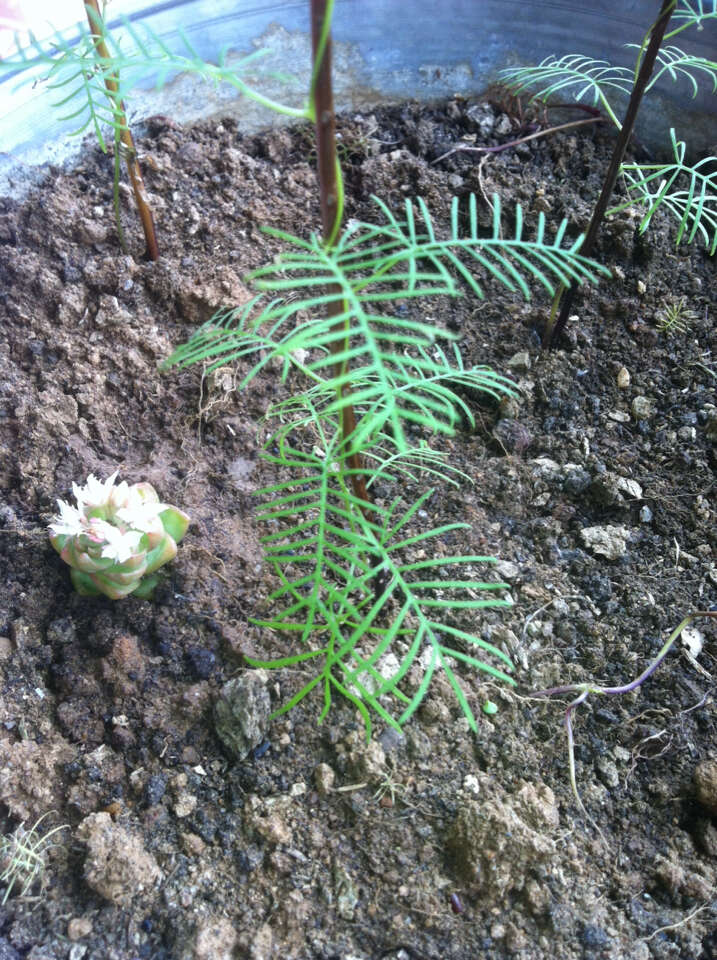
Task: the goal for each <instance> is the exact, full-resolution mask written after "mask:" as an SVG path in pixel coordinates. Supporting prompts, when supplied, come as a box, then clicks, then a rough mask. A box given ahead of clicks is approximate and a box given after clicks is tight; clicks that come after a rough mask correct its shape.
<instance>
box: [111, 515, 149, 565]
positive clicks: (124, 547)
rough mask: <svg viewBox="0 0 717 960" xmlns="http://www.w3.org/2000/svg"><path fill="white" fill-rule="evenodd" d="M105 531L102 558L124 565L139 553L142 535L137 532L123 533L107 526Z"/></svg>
mask: <svg viewBox="0 0 717 960" xmlns="http://www.w3.org/2000/svg"><path fill="white" fill-rule="evenodd" d="M105 527H106V528H105V529H104V531H103V532H104V534H105V541H106V542H105V546H104V547H103V548H102V556H103V557H105V558H106V559H110V560H116V561H117V562H118V563H124V562H125V560H129V558H130V557H131V556H133V555H134V554H135V553H136V552H137V547H138V546H139V541H140V540H141V539H142V534H141V533H140V532H139V531H137V530H128V531H127V532H126V533H122V531H121V530H118V529H117V527H113V526H111V525H110V524H106V525H105Z"/></svg>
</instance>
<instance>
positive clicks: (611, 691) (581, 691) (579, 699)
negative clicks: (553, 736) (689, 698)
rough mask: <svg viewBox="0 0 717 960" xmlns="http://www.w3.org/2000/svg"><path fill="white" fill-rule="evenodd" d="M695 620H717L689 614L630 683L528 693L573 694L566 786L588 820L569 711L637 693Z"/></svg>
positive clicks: (578, 685)
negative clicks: (596, 699) (599, 698)
mask: <svg viewBox="0 0 717 960" xmlns="http://www.w3.org/2000/svg"><path fill="white" fill-rule="evenodd" d="M698 617H714V618H717V611H715V610H698V611H695V612H694V613H689V614H688V615H687V616H686V617H685V618H684V620H682V622H681V623H680V624H679V625H678V626H677V627H675V629H674V630H673V631H672V633H671V634H670V635H669V637H668V638H667V640H666V641H665V643H664V644H663V646H662V649H661V650H660V652H659V653H658V654H657V656H656V657H655V659H654V660H653V661H652V662H651V663H649V664H648V666H647V667H646V668H645V669H644V670H643V671H642V673H641V674H640V676H639V677H637V679H635V680H632V681H631V682H630V683H626V684H623V685H621V686H619V687H606V686H602V685H601V684H597V683H594V682H593V681H591V680H588V681H587V682H586V683H572V684H569V685H568V686H565V687H551V688H550V689H548V690H536V691H535V692H534V693H532V694H531V696H533V697H557V696H563V695H565V694H568V695H569V696H573V695H574V694H577V696H576V697H575V699H574V700H572V701H571V702H570V704H569V705H568V708H567V710H566V711H565V732H566V735H567V741H568V769H569V771H570V785H571V787H572V790H573V796H574V797H575V800H576V802H577V804H578V806H579V807H580V809H581V810H582V811H583V813H584V814H585V815H586V816H587V817H588V818H589V819H591V818H590V815H589V814H588V812H587V810H586V809H585V807H584V805H583V802H582V800H581V798H580V793H579V791H578V784H577V778H576V775H575V740H574V738H573V721H572V717H573V711H574V710H575V709H576V708H577V707H579V706H580V704H581V703H585V701H586V700H587V699H588V697H589V696H590V694H591V693H595V694H600V695H606V696H612V695H615V694H620V693H631V692H632V691H633V690H637V689H638V687H641V686H642V684H643V683H644V682H645V680H647V679H648V678H649V677H651V676H652V674H653V673H654V672H655V670H657V668H658V667H659V666H660V664H661V663H662V661H663V660H664V659H665V657H666V656H667V655H668V653H669V652H670V650H671V649H672V648H673V647H674V645H675V643H676V642H677V640H678V639H679V637H680V636H681V634H682V632H683V631H684V630H685V629H686V628H687V627H688V626H689V625H690V624H691V623H692V621H693V620H696V619H698Z"/></svg>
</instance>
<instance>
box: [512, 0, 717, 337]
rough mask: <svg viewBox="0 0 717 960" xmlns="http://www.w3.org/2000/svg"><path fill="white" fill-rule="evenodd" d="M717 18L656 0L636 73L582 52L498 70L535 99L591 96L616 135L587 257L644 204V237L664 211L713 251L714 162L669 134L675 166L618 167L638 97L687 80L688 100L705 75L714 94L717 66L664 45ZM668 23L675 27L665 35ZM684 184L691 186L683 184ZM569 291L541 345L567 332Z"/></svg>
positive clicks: (683, 2)
mask: <svg viewBox="0 0 717 960" xmlns="http://www.w3.org/2000/svg"><path fill="white" fill-rule="evenodd" d="M714 21H717V5H715V4H714V2H713V4H712V9H711V10H710V11H708V10H706V9H705V6H704V3H703V0H695V2H690V0H661V3H660V9H659V14H658V17H657V20H656V21H655V23H654V24H653V25H652V26H651V27H650V29H649V30H648V31H647V34H646V35H645V38H644V39H643V41H642V43H641V44H634V43H633V44H628V45H627V46H628V47H633V48H634V49H637V51H638V55H637V60H636V63H635V68H634V71H630V70H628V69H627V68H625V67H614V66H612V65H611V64H609V63H607V62H606V61H604V60H591V59H590V58H589V57H584V56H582V55H579V54H570V55H568V56H564V57H560V58H558V57H547V58H546V59H545V60H543V61H542V63H540V64H538V66H535V67H515V68H510V69H508V70H504V71H502V76H503V78H504V80H505V81H506V82H507V84H508V86H509V87H510V88H511V89H512V90H513V91H514V92H515V93H521V92H524V91H526V90H530V91H532V97H531V99H532V100H547V99H548V98H549V97H551V96H552V95H553V94H555V93H558V92H561V93H562V92H564V91H565V90H567V89H571V90H573V91H574V93H575V97H576V100H577V101H578V102H580V101H584V100H588V99H589V100H592V104H593V106H598V105H599V106H600V107H601V108H602V109H603V110H604V111H605V113H606V114H607V116H608V117H609V118H610V120H611V121H612V122H613V124H614V125H615V127H616V128H617V130H618V139H617V142H616V144H615V149H614V151H613V156H612V159H611V162H610V165H609V167H608V170H607V172H606V174H605V178H604V182H603V187H602V190H601V192H600V195H599V197H598V199H597V201H596V204H595V208H594V210H593V214H592V217H591V219H590V223H589V225H588V228H587V231H586V237H585V243H584V245H583V253H585V254H586V255H590V253H591V252H592V249H593V246H594V244H595V241H596V239H597V235H598V232H599V230H600V226H601V224H602V221H603V219H604V217H605V216H606V215H608V214H611V213H616V212H618V211H619V210H623V209H625V208H626V207H628V206H632V205H638V206H642V207H643V208H644V210H645V214H644V216H643V219H642V222H641V223H640V231H641V232H644V231H645V230H646V229H647V228H648V226H649V224H650V221H651V220H652V217H653V215H654V214H655V212H656V210H658V209H659V208H660V207H664V208H665V209H667V210H668V211H669V212H670V213H671V214H672V215H673V216H674V217H676V219H677V220H678V221H679V227H678V232H677V243H678V244H679V243H680V242H681V241H682V240H683V239H687V240H688V242H690V243H691V242H692V241H693V240H694V239H695V237H696V236H697V235H698V234H699V235H701V237H702V239H703V240H704V242H705V245H706V246H707V247H708V248H709V251H710V254H714V253H715V251H716V250H717V157H707V158H704V159H702V160H700V161H699V162H698V163H696V164H694V166H688V165H686V164H685V163H684V157H685V150H686V147H685V144H684V143H682V142H678V141H677V139H676V137H675V132H674V130H672V131H670V138H671V141H672V149H673V153H674V158H675V161H674V163H667V164H638V163H631V164H625V163H623V160H624V156H625V150H626V148H627V145H628V142H629V140H630V137H631V136H632V132H633V129H634V126H635V121H636V119H637V115H638V112H639V109H640V105H641V103H642V98H643V96H644V95H645V94H647V93H649V91H650V90H651V89H652V88H653V87H654V86H655V84H656V83H657V82H658V81H659V80H660V78H661V77H663V76H669V77H670V78H671V79H672V80H678V79H680V78H686V79H687V81H688V82H689V84H690V87H691V89H692V94H693V96H694V95H695V94H696V93H697V91H698V89H699V83H700V81H701V80H704V79H705V78H706V79H707V80H708V81H710V82H711V84H712V90H713V91H717V62H715V61H712V60H707V59H705V58H704V57H695V56H692V55H690V54H687V53H685V52H684V51H682V50H681V49H680V48H679V47H676V46H674V45H673V44H669V43H668V42H667V41H669V40H671V39H672V38H673V37H675V36H677V35H678V34H680V33H682V32H683V31H684V30H686V29H688V28H690V27H693V28H696V29H698V30H702V29H703V25H704V24H705V23H708V22H713V23H714ZM671 23H672V25H673V29H671V30H669V31H668V27H669V26H670V24H671ZM536 88H537V89H536ZM614 91H618V92H620V93H623V94H629V95H630V101H629V104H628V107H627V112H626V114H625V119H624V120H623V122H622V123H620V121H619V120H618V117H617V111H616V109H615V108H614V107H613V105H612V103H611V98H612V95H613V92H614ZM620 175H622V176H623V177H624V178H625V184H626V189H627V193H628V200H627V201H625V202H624V203H621V204H618V205H617V206H615V207H613V208H612V209H608V207H609V203H610V198H611V196H612V193H613V190H614V188H615V184H616V182H617V179H618V177H619V176H620ZM685 179H687V180H688V181H689V182H688V183H687V185H686V186H682V185H681V184H682V183H684V181H685ZM574 293H575V288H574V286H570V287H568V286H566V285H563V286H561V287H560V289H559V290H558V292H557V293H556V295H555V297H554V299H553V305H552V309H551V313H550V318H549V320H548V323H547V325H546V329H545V335H544V337H543V346H544V347H548V346H550V345H551V344H552V343H554V342H555V341H556V340H557V338H558V337H559V336H560V334H561V332H562V330H563V329H564V327H565V324H566V322H567V319H568V316H569V314H570V309H571V306H572V301H573V297H574ZM558 311H559V312H558Z"/></svg>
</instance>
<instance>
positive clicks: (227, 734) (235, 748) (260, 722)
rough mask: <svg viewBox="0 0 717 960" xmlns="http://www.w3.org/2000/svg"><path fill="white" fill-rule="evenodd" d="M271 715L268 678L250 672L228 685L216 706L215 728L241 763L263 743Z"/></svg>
mask: <svg viewBox="0 0 717 960" xmlns="http://www.w3.org/2000/svg"><path fill="white" fill-rule="evenodd" d="M270 713H271V700H270V698H269V691H268V690H267V689H266V675H265V674H264V673H263V672H262V671H260V670H250V671H247V672H246V673H244V674H242V675H241V676H239V677H235V678H234V679H233V680H230V681H229V682H228V683H225V684H224V686H223V687H222V689H221V691H220V692H219V698H218V699H217V702H216V703H215V704H214V728H215V730H216V733H217V736H218V737H219V739H220V740H221V741H222V743H223V744H224V746H225V747H226V748H227V749H228V750H230V751H231V752H232V753H233V754H234V755H235V756H236V758H237V759H238V760H243V759H244V758H245V757H246V756H248V754H249V752H250V751H251V750H253V749H254V747H258V746H259V744H260V743H261V742H262V741H263V740H264V738H265V733H266V729H267V727H268V723H269V714H270Z"/></svg>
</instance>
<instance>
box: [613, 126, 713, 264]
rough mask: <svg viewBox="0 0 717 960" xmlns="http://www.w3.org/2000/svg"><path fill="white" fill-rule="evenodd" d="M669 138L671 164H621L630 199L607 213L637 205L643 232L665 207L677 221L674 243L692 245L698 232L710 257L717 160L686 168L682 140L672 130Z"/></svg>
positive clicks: (684, 146) (708, 159)
mask: <svg viewBox="0 0 717 960" xmlns="http://www.w3.org/2000/svg"><path fill="white" fill-rule="evenodd" d="M670 138H671V140H672V149H673V152H674V156H675V162H674V163H643V164H640V163H626V164H623V166H622V167H621V172H622V173H623V175H624V177H625V181H626V185H627V191H628V194H629V200H627V201H626V202H625V203H621V204H620V205H618V206H616V207H613V208H612V209H611V210H609V211H608V213H609V214H611V213H617V212H618V211H620V210H624V209H625V208H626V207H629V206H633V205H635V204H636V203H637V204H640V205H641V206H642V207H644V208H645V215H644V216H643V218H642V222H641V223H640V232H641V233H644V232H645V230H647V228H648V226H649V224H650V221H651V220H652V217H653V216H654V215H655V213H656V212H657V210H659V209H660V208H661V207H664V208H665V209H666V210H667V211H668V212H669V213H670V214H671V215H672V216H673V217H674V218H675V219H676V220H677V221H678V227H677V241H676V242H677V244H680V243H681V242H682V240H686V241H687V242H688V243H692V242H693V240H694V239H695V237H696V236H697V234H698V233H699V234H700V236H701V237H702V239H703V241H704V244H705V246H706V247H707V248H708V249H709V252H710V255H713V254H714V253H715V251H717V157H705V158H704V159H703V160H700V161H698V162H697V163H696V164H694V166H691V167H690V166H687V165H686V164H685V163H684V158H685V151H686V145H685V143H684V141H682V140H680V141H678V140H677V139H676V137H675V131H674V130H670ZM683 183H684V185H682V184H683Z"/></svg>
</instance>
